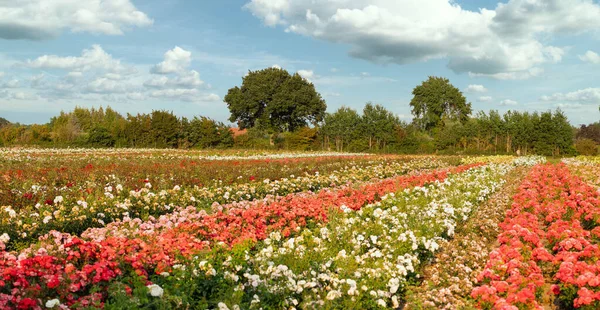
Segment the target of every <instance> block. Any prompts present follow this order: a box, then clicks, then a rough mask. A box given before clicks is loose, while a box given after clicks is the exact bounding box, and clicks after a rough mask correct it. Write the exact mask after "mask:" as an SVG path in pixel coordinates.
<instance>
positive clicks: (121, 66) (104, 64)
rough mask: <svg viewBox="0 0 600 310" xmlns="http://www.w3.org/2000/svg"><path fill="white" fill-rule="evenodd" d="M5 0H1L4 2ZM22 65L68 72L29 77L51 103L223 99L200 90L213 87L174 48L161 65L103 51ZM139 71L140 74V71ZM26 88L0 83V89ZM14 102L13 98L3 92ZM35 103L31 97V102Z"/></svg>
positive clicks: (184, 54) (97, 48)
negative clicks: (128, 60) (129, 61)
mask: <svg viewBox="0 0 600 310" xmlns="http://www.w3.org/2000/svg"><path fill="white" fill-rule="evenodd" d="M0 1H1V0H0ZM21 65H23V66H26V67H28V68H32V69H52V70H55V71H60V70H62V71H64V74H63V75H59V74H58V73H56V74H55V73H54V72H53V73H52V74H47V75H45V74H44V73H39V74H37V75H32V76H30V77H29V78H28V79H27V81H29V82H31V89H37V90H39V92H38V93H39V94H40V95H41V96H42V97H43V98H46V99H50V100H73V99H77V100H97V101H110V102H127V101H142V100H153V101H156V100H166V99H168V101H170V102H173V101H188V102H213V101H215V100H220V98H219V97H218V96H217V95H215V94H211V93H206V92H203V91H201V89H207V88H210V85H206V84H205V82H204V81H202V80H201V79H200V73H199V72H198V71H196V70H192V69H190V68H189V66H190V65H191V53H190V52H188V51H185V50H183V49H181V48H179V47H175V48H174V49H172V50H169V51H167V52H166V53H165V57H164V58H163V60H162V61H161V62H160V63H158V64H156V65H132V64H127V63H124V62H121V60H119V59H115V58H113V57H112V56H111V55H110V54H108V53H106V52H105V51H104V50H103V49H102V47H101V46H99V45H94V46H93V47H92V48H91V49H86V50H84V51H83V52H82V53H81V56H57V55H44V56H40V57H38V58H36V59H33V60H28V61H25V62H22V63H21ZM138 68H139V69H140V70H138ZM8 86H11V87H12V88H14V87H21V85H20V84H15V83H14V82H10V84H9V82H4V83H2V81H0V88H8ZM3 94H4V97H6V98H13V97H14V96H17V95H14V94H13V93H10V94H9V93H8V92H3ZM21 97H22V96H21ZM27 98H30V97H27Z"/></svg>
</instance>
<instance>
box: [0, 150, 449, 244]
mask: <svg viewBox="0 0 600 310" xmlns="http://www.w3.org/2000/svg"><path fill="white" fill-rule="evenodd" d="M443 166H447V164H446V163H445V162H443V161H440V160H434V159H431V158H423V159H415V160H412V161H408V162H406V161H396V160H392V161H368V162H361V163H359V164H355V165H352V166H344V167H342V168H340V169H339V170H335V171H333V172H332V173H330V174H328V175H320V174H319V173H318V172H317V173H315V174H314V175H305V176H298V177H295V176H293V175H292V176H291V177H290V178H282V179H279V180H273V181H271V180H268V179H266V180H264V181H260V182H259V181H254V180H252V181H250V182H248V183H242V184H234V185H226V186H224V185H220V184H219V183H218V184H217V185H216V186H208V187H199V186H191V187H190V186H187V187H186V186H175V187H173V188H172V189H169V190H164V189H163V190H154V186H153V185H152V183H151V182H149V180H145V183H142V184H144V186H143V187H142V188H139V189H126V188H124V187H123V186H122V185H121V184H120V183H118V178H111V177H110V176H109V177H108V178H107V180H105V182H106V183H104V184H103V185H104V186H103V191H102V195H100V196H98V195H96V194H91V193H89V194H88V193H87V192H85V191H84V192H83V193H82V192H81V191H80V190H73V189H71V188H66V189H65V191H64V192H63V195H64V196H63V195H59V196H56V197H54V198H53V199H52V200H51V201H48V202H46V203H36V204H35V205H33V206H20V207H19V208H16V207H11V206H4V207H0V214H2V216H1V217H0V234H2V233H8V234H9V235H10V237H11V239H12V240H16V239H19V241H20V242H21V243H23V244H27V243H28V242H31V241H35V240H37V238H38V237H39V236H41V235H43V234H46V233H48V232H49V231H51V230H58V231H61V232H68V233H73V234H79V233H81V232H83V231H84V230H85V229H87V228H90V227H102V226H104V225H105V224H107V223H110V222H113V221H115V220H119V219H122V218H128V217H129V218H140V219H143V220H145V219H148V218H150V217H156V216H160V215H162V214H166V213H169V212H172V211H173V209H174V208H175V206H192V207H194V208H196V209H204V210H207V211H209V212H210V211H211V210H212V207H214V208H217V209H221V208H222V207H221V206H220V205H219V204H220V203H231V202H236V201H252V200H256V199H264V198H268V199H275V198H277V196H284V195H287V194H290V193H296V192H302V191H317V190H320V189H322V188H328V187H336V186H341V185H345V184H347V183H349V182H361V181H368V180H371V179H374V178H380V179H383V178H388V177H392V176H395V175H402V174H405V173H407V172H409V171H413V170H421V169H428V168H437V167H443ZM37 190H43V189H40V188H39V187H37V186H32V192H31V193H34V192H36V191H37ZM32 195H33V194H32Z"/></svg>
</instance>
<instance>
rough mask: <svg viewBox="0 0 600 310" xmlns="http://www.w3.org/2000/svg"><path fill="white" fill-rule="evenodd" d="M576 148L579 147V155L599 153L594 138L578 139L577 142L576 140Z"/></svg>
mask: <svg viewBox="0 0 600 310" xmlns="http://www.w3.org/2000/svg"><path fill="white" fill-rule="evenodd" d="M575 149H577V153H579V155H589V156H595V155H598V144H597V143H596V141H594V140H592V139H586V138H582V139H577V142H575Z"/></svg>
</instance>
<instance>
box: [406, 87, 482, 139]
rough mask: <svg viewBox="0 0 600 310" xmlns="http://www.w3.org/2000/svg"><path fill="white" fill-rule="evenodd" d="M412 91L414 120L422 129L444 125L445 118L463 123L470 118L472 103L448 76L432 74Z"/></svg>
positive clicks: (411, 103)
mask: <svg viewBox="0 0 600 310" xmlns="http://www.w3.org/2000/svg"><path fill="white" fill-rule="evenodd" d="M412 93H413V96H414V97H413V99H412V100H411V101H410V106H411V107H412V114H413V115H414V122H415V124H416V125H417V126H419V127H420V128H421V129H424V130H427V131H430V130H431V129H433V128H435V127H438V126H443V122H442V120H443V119H444V118H447V119H449V120H452V121H454V120H458V121H460V122H462V123H464V122H466V121H467V120H468V119H469V115H470V114H471V103H467V100H466V98H465V96H463V94H462V92H461V91H460V90H459V89H458V88H456V87H454V86H453V85H452V84H450V81H449V80H448V79H446V78H442V77H435V76H430V77H429V79H428V80H427V81H425V82H423V83H422V84H421V85H419V86H417V87H415V88H414V89H413V92H412Z"/></svg>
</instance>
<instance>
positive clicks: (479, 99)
mask: <svg viewBox="0 0 600 310" xmlns="http://www.w3.org/2000/svg"><path fill="white" fill-rule="evenodd" d="M492 99H493V98H492V97H491V96H481V97H479V98H478V101H480V102H490V101H492Z"/></svg>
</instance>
